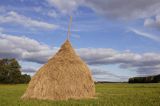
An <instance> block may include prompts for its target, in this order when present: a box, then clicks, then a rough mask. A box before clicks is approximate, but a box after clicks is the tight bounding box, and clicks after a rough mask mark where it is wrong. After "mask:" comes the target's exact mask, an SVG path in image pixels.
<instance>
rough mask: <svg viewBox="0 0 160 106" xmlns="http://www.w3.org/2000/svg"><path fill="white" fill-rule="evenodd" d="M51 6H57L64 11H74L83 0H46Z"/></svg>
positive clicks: (65, 12)
mask: <svg viewBox="0 0 160 106" xmlns="http://www.w3.org/2000/svg"><path fill="white" fill-rule="evenodd" d="M46 1H47V2H48V3H49V4H50V5H51V6H54V7H56V8H57V9H58V10H60V11H61V12H62V13H64V14H67V13H71V12H73V11H74V10H75V9H76V8H77V7H78V6H79V4H80V2H81V1H83V0H81V1H80V0H46Z"/></svg>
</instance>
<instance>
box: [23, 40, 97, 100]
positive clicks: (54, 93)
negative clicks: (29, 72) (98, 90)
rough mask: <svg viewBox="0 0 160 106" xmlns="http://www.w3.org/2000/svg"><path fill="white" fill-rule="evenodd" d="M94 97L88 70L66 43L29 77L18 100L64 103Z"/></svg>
mask: <svg viewBox="0 0 160 106" xmlns="http://www.w3.org/2000/svg"><path fill="white" fill-rule="evenodd" d="M94 95H95V85H94V81H93V79H92V77H91V73H90V70H89V68H88V67H87V65H86V64H85V63H84V62H83V61H82V60H81V59H80V57H79V56H77V55H76V53H75V51H74V50H73V48H72V46H71V44H70V42H69V41H68V40H66V42H65V43H64V44H63V45H62V46H61V49H60V50H59V51H58V52H57V53H56V54H55V56H54V57H53V58H51V59H50V60H49V61H48V62H47V63H46V64H45V65H44V66H42V67H41V68H40V69H39V71H37V73H36V74H35V75H34V76H33V77H32V79H31V81H30V83H29V85H28V88H27V90H26V92H25V93H24V95H23V96H22V98H23V99H32V98H33V99H48V100H67V99H84V98H92V97H93V96H94Z"/></svg>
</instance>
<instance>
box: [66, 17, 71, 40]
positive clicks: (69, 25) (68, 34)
mask: <svg viewBox="0 0 160 106" xmlns="http://www.w3.org/2000/svg"><path fill="white" fill-rule="evenodd" d="M71 24H72V16H70V22H69V24H68V33H67V41H69V38H70V35H71V31H70V28H71Z"/></svg>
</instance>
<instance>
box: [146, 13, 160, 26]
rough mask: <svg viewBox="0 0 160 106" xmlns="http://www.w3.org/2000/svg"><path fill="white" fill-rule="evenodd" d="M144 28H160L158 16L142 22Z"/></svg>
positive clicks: (159, 16)
mask: <svg viewBox="0 0 160 106" xmlns="http://www.w3.org/2000/svg"><path fill="white" fill-rule="evenodd" d="M144 26H146V27H151V28H156V29H159V28H160V15H157V16H156V17H155V19H152V18H148V19H146V20H145V21H144Z"/></svg>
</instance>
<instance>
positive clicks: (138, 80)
mask: <svg viewBox="0 0 160 106" xmlns="http://www.w3.org/2000/svg"><path fill="white" fill-rule="evenodd" d="M128 82H129V83H158V82H160V74H159V75H154V76H147V77H133V78H129V80H128Z"/></svg>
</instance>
